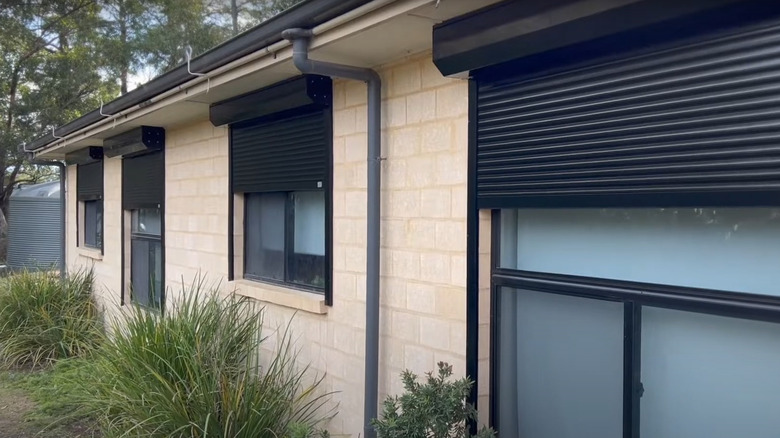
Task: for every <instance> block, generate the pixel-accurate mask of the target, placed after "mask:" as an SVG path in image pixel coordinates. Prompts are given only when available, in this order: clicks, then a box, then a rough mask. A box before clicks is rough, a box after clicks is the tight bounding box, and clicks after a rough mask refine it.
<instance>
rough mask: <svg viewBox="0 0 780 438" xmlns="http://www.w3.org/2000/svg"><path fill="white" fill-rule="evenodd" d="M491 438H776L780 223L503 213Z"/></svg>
mask: <svg viewBox="0 0 780 438" xmlns="http://www.w3.org/2000/svg"><path fill="white" fill-rule="evenodd" d="M493 217H494V220H495V221H496V222H495V223H494V229H493V232H494V233H496V237H497V239H496V240H494V242H495V243H496V247H495V248H494V250H495V251H496V255H497V256H498V260H496V262H497V267H496V268H495V270H494V271H493V276H492V284H493V300H495V301H494V303H495V304H494V309H495V314H494V317H493V319H492V324H493V330H494V331H493V333H494V334H495V336H496V338H495V339H494V348H495V350H494V353H493V356H492V358H493V361H494V362H493V364H494V368H493V369H494V371H495V373H494V374H493V375H492V377H491V379H492V383H491V385H492V391H491V394H492V397H493V406H494V407H495V410H494V411H492V412H493V415H494V416H495V418H494V421H493V423H494V425H495V426H496V427H497V430H498V432H499V435H500V436H501V437H517V436H519V437H526V436H527V437H535V438H582V437H593V438H620V437H623V438H628V437H636V436H641V437H643V438H665V437H670V436H681V437H682V436H685V437H688V436H707V437H713V438H729V437H733V436H750V437H771V436H775V435H776V431H777V430H778V429H780V418H779V417H778V416H777V415H776V413H777V411H778V409H780V378H778V377H777V373H776V372H775V370H776V369H777V367H778V366H780V290H779V289H778V278H777V274H776V272H777V269H776V266H777V264H778V263H780V251H778V250H777V248H776V246H777V245H775V244H774V243H773V242H776V241H777V240H778V239H780V209H777V208H770V207H722V208H691V207H674V208H603V209H589V208H584V209H565V208H561V209H530V208H529V209H519V210H501V211H500V212H497V213H496V214H495V215H494V216H493Z"/></svg>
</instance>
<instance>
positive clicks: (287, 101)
mask: <svg viewBox="0 0 780 438" xmlns="http://www.w3.org/2000/svg"><path fill="white" fill-rule="evenodd" d="M332 96H333V81H332V80H331V79H330V78H329V77H327V76H320V75H303V76H297V77H295V78H292V79H288V80H286V81H282V82H280V83H277V84H274V85H271V86H269V87H265V88H263V89H261V90H258V91H253V92H251V93H247V94H244V95H242V96H238V97H234V98H232V99H228V100H224V101H222V102H217V103H215V104H212V105H211V107H210V108H209V118H210V119H211V123H212V124H213V125H214V126H222V125H227V124H229V123H238V122H243V121H246V120H251V119H257V118H259V117H263V116H267V115H270V114H275V113H280V112H282V111H286V110H290V109H293V108H299V107H304V106H308V105H317V106H319V107H323V108H324V107H328V106H330V104H331V101H332V99H333V97H332Z"/></svg>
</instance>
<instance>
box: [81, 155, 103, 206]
mask: <svg viewBox="0 0 780 438" xmlns="http://www.w3.org/2000/svg"><path fill="white" fill-rule="evenodd" d="M76 191H77V195H78V200H79V201H91V200H95V199H102V198H103V160H100V161H96V162H94V163H89V164H79V165H78V166H77V167H76Z"/></svg>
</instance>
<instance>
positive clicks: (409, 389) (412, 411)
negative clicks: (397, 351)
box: [372, 362, 495, 438]
mask: <svg viewBox="0 0 780 438" xmlns="http://www.w3.org/2000/svg"><path fill="white" fill-rule="evenodd" d="M438 366H439V372H438V374H437V375H434V374H433V373H432V372H429V373H426V375H425V376H426V379H425V380H426V381H425V383H419V382H418V381H417V376H416V375H415V374H413V373H412V372H410V371H408V370H407V371H404V372H403V374H401V379H402V380H403V384H404V389H405V390H406V392H405V393H404V394H403V395H401V396H400V397H397V396H396V397H388V398H387V399H386V400H385V402H384V404H383V412H382V419H381V420H377V419H375V420H373V421H372V424H373V426H374V428H375V429H376V431H377V434H378V436H379V437H380V438H466V437H471V435H470V434H468V422H469V421H476V420H477V411H476V410H475V409H474V407H473V406H472V405H470V404H468V403H466V397H467V396H468V394H469V391H470V390H471V385H472V384H473V383H472V382H471V381H470V380H469V379H468V378H465V377H464V378H462V379H460V380H455V381H450V380H449V378H450V377H451V376H452V366H451V365H448V364H446V363H444V362H439V364H438ZM493 436H495V433H494V432H493V431H492V430H490V429H487V428H483V429H482V430H480V431H479V433H478V434H477V435H476V437H477V438H489V437H493Z"/></svg>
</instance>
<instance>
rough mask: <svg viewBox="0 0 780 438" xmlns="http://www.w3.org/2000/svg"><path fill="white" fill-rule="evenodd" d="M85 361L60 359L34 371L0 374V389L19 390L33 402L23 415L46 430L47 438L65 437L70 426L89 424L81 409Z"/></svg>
mask: <svg viewBox="0 0 780 438" xmlns="http://www.w3.org/2000/svg"><path fill="white" fill-rule="evenodd" d="M88 361H89V359H86V358H72V359H62V360H59V361H57V362H55V363H54V365H53V366H52V367H50V368H46V369H43V370H38V371H33V372H30V371H27V370H24V371H8V372H5V373H2V374H0V387H1V386H4V385H3V384H4V383H5V386H10V387H13V388H17V389H21V390H23V391H24V393H25V394H27V395H28V396H29V397H30V398H31V399H32V400H33V401H34V402H35V409H34V410H33V411H32V412H31V413H30V414H28V415H27V416H26V418H25V419H26V420H27V421H28V422H30V423H33V424H36V425H38V427H40V428H41V429H44V430H46V431H48V432H49V433H48V434H46V435H47V436H65V435H64V434H65V433H67V430H63V429H67V428H68V427H69V426H70V425H72V424H73V423H86V424H90V423H92V421H90V419H89V418H88V417H87V416H86V414H85V410H84V409H83V408H82V407H81V394H82V392H81V387H82V386H83V382H88V381H89V380H90V378H91V376H90V374H89V370H90V365H89V362H88Z"/></svg>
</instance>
